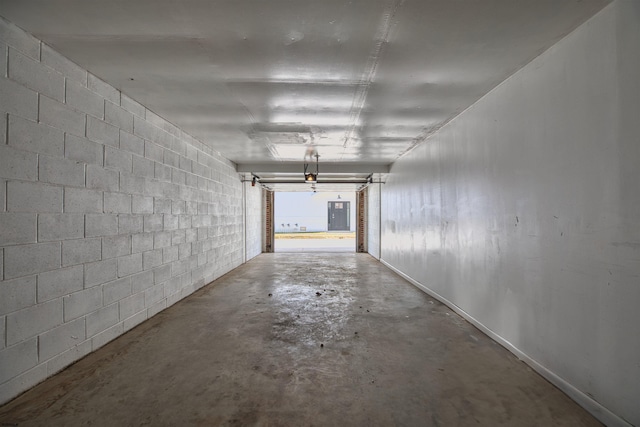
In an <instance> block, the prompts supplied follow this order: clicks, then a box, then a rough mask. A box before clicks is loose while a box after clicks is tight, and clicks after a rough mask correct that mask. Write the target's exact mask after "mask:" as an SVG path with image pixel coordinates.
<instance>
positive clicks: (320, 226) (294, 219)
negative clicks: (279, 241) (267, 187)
mask: <svg viewBox="0 0 640 427" xmlns="http://www.w3.org/2000/svg"><path fill="white" fill-rule="evenodd" d="M338 196H340V198H338ZM330 201H332V202H349V203H350V208H349V209H350V215H349V217H350V221H349V230H350V231H355V230H356V209H357V205H356V193H355V192H342V193H332V192H319V193H304V192H293V193H276V194H275V215H274V227H275V232H276V233H286V232H300V231H327V230H328V213H327V212H328V209H327V206H328V202H330ZM296 224H297V225H296Z"/></svg>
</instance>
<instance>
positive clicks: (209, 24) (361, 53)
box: [0, 0, 610, 179]
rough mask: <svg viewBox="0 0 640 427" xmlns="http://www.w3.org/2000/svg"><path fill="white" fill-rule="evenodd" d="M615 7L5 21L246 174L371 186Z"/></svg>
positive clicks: (411, 1) (357, 1)
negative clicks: (307, 167)
mask: <svg viewBox="0 0 640 427" xmlns="http://www.w3.org/2000/svg"><path fill="white" fill-rule="evenodd" d="M609 1H610V0H530V1H526V0H351V1H349V0H322V1H319V0H269V1H265V0H105V1H95V0H1V1H0V15H2V16H4V17H5V18H7V19H8V20H10V21H12V22H14V23H15V24H17V25H18V26H20V27H22V28H24V29H26V30H27V31H29V32H31V33H33V34H34V35H35V36H37V37H38V38H40V39H42V40H44V41H45V42H46V43H48V44H49V45H51V46H53V47H54V48H56V49H57V50H58V51H60V52H61V53H63V54H64V55H66V56H67V57H69V58H71V59H72V60H74V61H75V62H77V63H78V64H80V65H81V66H83V67H84V68H86V69H88V70H89V71H91V72H92V73H94V74H95V75H97V76H99V77H101V78H103V79H104V80H106V81H107V82H109V83H111V84H112V85H114V86H115V87H117V88H119V89H120V90H122V92H124V93H126V94H128V95H129V96H131V97H132V98H134V99H136V100H138V101H139V102H141V103H142V104H144V105H145V106H147V107H148V108H149V109H150V110H152V111H154V112H156V113H157V114H159V115H161V116H163V117H164V118H166V119H167V120H169V121H170V122H172V123H174V124H176V125H178V126H179V127H180V128H182V129H183V130H185V131H187V132H188V133H190V134H191V135H192V136H194V137H196V138H198V139H199V140H200V141H202V142H203V143H205V144H208V145H209V146H211V147H212V148H213V149H214V150H216V151H219V152H220V153H222V154H223V155H224V156H226V157H227V158H229V159H230V160H232V161H234V162H236V163H238V164H239V171H241V172H254V173H257V174H258V175H259V174H261V173H262V174H275V175H276V176H277V173H278V171H284V170H285V169H287V168H289V169H291V167H292V166H291V164H294V165H297V166H295V167H297V168H298V169H300V172H299V173H298V175H297V176H298V178H299V177H300V176H301V173H302V162H303V161H304V159H305V156H307V159H309V155H310V154H311V155H313V154H315V153H317V154H319V156H320V158H319V160H320V164H321V171H322V167H323V166H322V165H323V164H326V165H333V166H334V167H335V168H337V169H336V170H335V172H336V173H338V172H339V173H342V174H347V175H348V174H349V173H351V174H352V175H351V176H352V177H361V175H364V176H368V175H369V173H382V172H384V171H385V170H386V169H385V168H386V167H387V166H388V165H389V164H390V163H392V162H393V161H395V160H396V159H397V158H398V157H399V156H401V155H402V154H403V153H405V152H407V151H408V150H410V149H411V148H412V147H414V146H415V145H416V144H418V143H420V142H422V141H424V140H425V139H426V138H427V137H428V136H429V135H431V134H432V133H433V132H435V131H437V130H438V129H439V128H440V127H441V126H443V125H444V124H445V123H447V122H448V121H449V120H451V119H452V118H454V117H455V116H456V115H458V114H459V113H460V112H462V111H463V110H465V109H466V108H467V107H469V106H470V105H472V104H473V103H474V102H475V101H476V100H478V99H479V98H480V97H482V96H483V95H484V94H486V93H487V92H489V91H490V90H491V89H492V88H494V87H495V86H496V85H498V84H499V83H500V82H502V81H503V80H505V79H506V78H507V77H508V76H510V75H511V74H513V73H514V72H515V71H517V70H518V69H519V68H521V67H522V66H523V65H525V64H526V63H528V62H529V61H531V60H532V59H533V58H534V57H536V56H537V55H539V54H540V53H541V52H542V51H544V50H546V49H547V48H549V47H550V46H551V45H553V44H554V43H555V42H557V41H558V40H559V39H561V38H562V37H563V36H565V35H566V34H568V33H569V32H570V31H572V30H573V29H575V28H576V27H577V26H579V25H580V24H581V23H583V22H584V21H585V20H587V19H588V18H589V17H591V16H592V15H594V14H595V13H596V12H597V11H599V10H600V9H601V8H602V7H604V6H605V5H606V4H608V3H609ZM256 163H259V164H260V166H257V165H255V164H256ZM336 165H338V166H336ZM259 169H262V170H259ZM287 170H288V169H287ZM321 176H322V172H321ZM282 177H285V176H284V175H283V176H282ZM343 177H344V176H338V178H340V179H342V178H343ZM338 178H336V179H338Z"/></svg>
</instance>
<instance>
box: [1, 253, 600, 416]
mask: <svg viewBox="0 0 640 427" xmlns="http://www.w3.org/2000/svg"><path fill="white" fill-rule="evenodd" d="M317 293H320V294H321V295H318V294H317ZM270 294H271V296H269V295H270ZM0 425H19V426H31V425H46V426H52V425H55V426H58V425H60V426H62V425H64V426H75V425H92V426H100V425H109V426H114V425H118V426H125V425H152V426H163V425H171V426H174V425H175V426H177V425H180V426H184V425H202V426H209V425H260V426H310V425H314V426H338V425H355V426H375V425H379V426H391V425H399V426H467V425H474V426H476V425H484V426H499V425H504V426H596V425H600V423H598V421H597V420H595V419H594V418H593V417H591V416H590V415H589V414H588V413H586V412H585V411H584V410H583V409H582V408H580V407H579V406H578V405H576V404H575V403H574V402H573V401H571V400H570V399H569V398H568V397H566V396H565V395H564V394H563V393H562V392H560V391H559V390H558V389H556V388H555V387H554V386H552V385H551V384H549V383H548V382H547V381H546V380H544V379H543V378H542V377H540V376H539V375H538V374H536V373H535V372H533V371H532V370H531V369H530V368H528V367H527V366H526V365H525V364H524V363H522V362H520V361H518V360H517V359H516V358H515V357H514V356H513V355H511V353H509V352H507V351H506V350H504V349H503V348H502V347H501V346H499V345H498V344H495V343H494V342H493V341H491V340H490V339H489V338H487V337H486V336H484V335H483V334H482V333H480V332H479V331H478V330H477V329H475V328H474V327H472V326H471V325H470V324H468V323H467V322H465V321H464V320H462V319H461V318H460V317H458V316H457V315H456V314H454V313H453V312H451V310H449V309H448V308H447V307H445V306H443V305H442V304H440V303H438V302H437V301H434V300H433V299H431V298H430V297H428V296H427V295H425V294H424V293H422V292H421V291H419V290H418V289H416V288H414V287H413V286H412V285H410V284H409V283H407V282H406V281H404V280H403V279H401V278H400V277H398V276H396V275H395V274H394V273H393V272H391V271H390V270H388V269H387V268H385V267H384V266H383V265H382V264H380V263H378V262H377V261H376V260H375V259H373V258H371V257H370V256H369V255H366V254H356V253H351V254H335V255H332V254H287V253H280V254H263V255H260V256H259V257H258V258H256V259H254V260H252V261H250V262H249V263H247V264H245V265H244V266H241V267H240V268H238V269H236V270H234V271H233V272H231V273H229V274H228V275H226V276H224V277H223V278H221V279H219V280H218V281H216V282H214V284H212V285H210V286H208V287H205V288H203V289H201V290H200V291H199V292H197V293H195V294H194V295H192V296H190V297H188V298H186V299H185V300H183V301H181V302H179V303H178V304H176V305H174V306H173V307H171V308H169V309H167V310H165V311H164V312H162V313H160V314H158V315H157V316H155V317H153V318H152V319H150V320H149V321H147V322H145V323H144V324H142V325H140V326H138V327H137V328H135V329H134V330H132V331H130V332H129V333H127V334H126V335H124V336H122V337H120V338H118V339H117V340H115V341H114V342H112V343H110V344H108V345H106V346H105V347H103V348H102V349H100V350H98V351H97V352H95V353H93V354H91V355H89V356H87V357H86V358H84V359H83V360H81V361H80V362H78V363H76V364H75V365H73V366H71V367H70V368H68V369H66V370H65V371H63V372H62V373H60V374H58V375H57V376H55V377H53V378H51V379H49V380H47V381H46V382H44V383H42V384H40V385H39V386H37V387H35V388H34V389H32V390H30V391H29V392H27V393H25V394H24V395H22V396H21V397H19V398H18V399H16V400H14V401H12V402H10V403H9V404H7V405H5V406H4V407H2V408H0Z"/></svg>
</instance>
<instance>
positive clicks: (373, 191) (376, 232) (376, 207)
mask: <svg viewBox="0 0 640 427" xmlns="http://www.w3.org/2000/svg"><path fill="white" fill-rule="evenodd" d="M381 185H382V184H370V185H369V186H368V187H367V196H368V197H367V252H369V254H371V256H373V257H375V258H378V259H380V186H381Z"/></svg>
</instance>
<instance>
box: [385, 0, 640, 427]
mask: <svg viewBox="0 0 640 427" xmlns="http://www.w3.org/2000/svg"><path fill="white" fill-rule="evenodd" d="M416 195H418V196H419V197H416ZM382 228H383V229H382V260H383V261H384V262H386V263H388V264H389V265H390V266H392V267H393V268H395V269H397V270H398V271H400V272H401V273H403V274H405V275H406V276H408V277H409V278H411V279H412V280H413V281H414V282H415V283H416V284H418V285H419V286H421V287H423V288H424V289H427V290H428V291H429V292H432V293H434V294H437V295H439V296H440V298H441V299H443V300H445V301H448V303H449V305H450V306H451V307H452V308H455V309H456V310H458V311H460V312H463V313H464V314H465V315H466V316H467V318H469V319H471V320H472V321H474V322H475V323H476V324H477V325H479V326H480V327H481V328H482V329H484V330H485V331H487V332H488V333H489V334H490V335H492V336H494V337H495V338H496V339H497V340H498V341H501V342H502V343H503V344H505V345H506V346H507V347H510V348H511V349H512V351H514V352H515V353H516V354H519V355H520V357H522V358H524V359H525V360H527V361H528V362H529V363H530V364H531V365H532V366H534V367H536V369H538V370H539V371H540V372H542V373H543V374H544V375H546V376H547V378H549V379H551V381H552V382H554V383H555V384H557V385H559V386H560V387H561V388H562V389H564V390H565V391H566V392H567V393H568V394H569V395H571V396H572V397H573V398H574V399H576V400H577V401H578V402H579V403H581V404H582V405H584V406H585V407H587V408H588V409H589V410H591V411H592V412H593V413H594V414H595V415H596V416H598V417H599V418H600V419H601V420H603V421H604V422H605V423H607V424H608V425H627V423H629V424H632V425H638V426H640V405H638V403H639V396H640V333H639V332H638V325H640V310H639V309H638V303H639V302H640V2H637V1H632V0H622V1H615V2H613V3H612V4H611V5H609V6H607V7H606V8H605V9H603V10H602V11H601V12H600V13H599V14H597V15H596V16H595V17H593V18H592V19H591V20H590V21H588V22H587V23H585V24H584V25H582V26H581V27H579V28H578V29H577V30H575V31H574V32H573V33H571V34H570V35H568V36H567V37H566V38H564V39H563V40H561V41H560V42H559V43H557V44H556V45H555V46H553V47H552V48H551V49H549V50H548V51H547V52H545V53H543V54H542V55H541V56H539V57H538V58H537V59H535V60H534V61H533V62H531V63H530V64H528V65H527V66H525V67H524V68H523V69H521V70H520V71H519V72H517V73H516V74H515V75H513V76H512V77H511V78H509V79H508V80H506V81H505V82H503V83H502V84H501V85H500V86H498V87H497V88H496V89H495V90H493V91H492V92H491V93H489V94H488V95H487V96H485V97H484V98H483V99H481V100H480V101H479V102H477V103H476V104H475V105H473V106H472V107H471V108H469V109H468V110H467V111H465V112H464V113H463V114H461V115H460V116H459V117H457V118H456V119H455V120H453V121H452V122H450V123H449V124H448V125H447V126H445V127H444V128H443V129H441V130H440V131H439V132H438V133H437V134H435V135H433V136H432V137H430V138H429V139H428V140H427V141H425V143H423V144H422V145H421V146H419V147H418V148H417V149H415V150H414V151H412V152H411V153H409V154H408V155H406V156H405V157H403V158H402V159H400V160H399V161H398V162H396V163H395V164H394V165H393V166H392V169H391V173H390V175H389V179H388V181H387V183H386V185H384V186H383V188H382Z"/></svg>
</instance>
